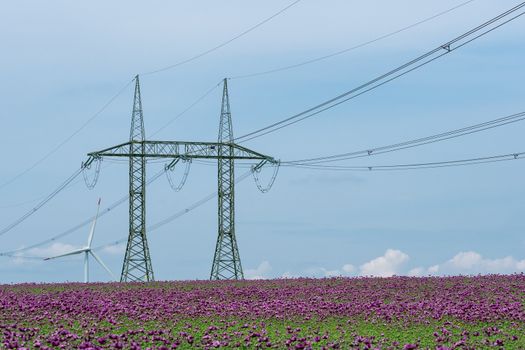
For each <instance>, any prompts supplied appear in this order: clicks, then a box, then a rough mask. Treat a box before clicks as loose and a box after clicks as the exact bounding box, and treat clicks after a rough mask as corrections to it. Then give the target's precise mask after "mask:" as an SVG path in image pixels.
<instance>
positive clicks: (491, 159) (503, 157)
mask: <svg viewBox="0 0 525 350" xmlns="http://www.w3.org/2000/svg"><path fill="white" fill-rule="evenodd" d="M524 155H525V152H516V153H508V154H500V155H495V156H487V157H477V158H469V159H458V160H447V161H441V162H428V163H411V164H391V165H361V166H346V165H310V164H301V163H294V164H282V166H288V167H297V168H306V169H313V170H333V171H394V170H416V169H434V168H446V167H454V166H466V165H476V164H485V163H495V162H504V161H511V160H516V159H524Z"/></svg>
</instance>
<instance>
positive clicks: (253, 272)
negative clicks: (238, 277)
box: [244, 261, 272, 280]
mask: <svg viewBox="0 0 525 350" xmlns="http://www.w3.org/2000/svg"><path fill="white" fill-rule="evenodd" d="M271 270H272V266H271V265H270V263H269V262H268V261H263V262H261V263H260V264H259V266H258V267H257V268H255V269H247V270H246V271H245V272H244V274H245V275H246V278H247V279H249V280H261V279H266V278H268V273H269V272H270V271H271Z"/></svg>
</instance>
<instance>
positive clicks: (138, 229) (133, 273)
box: [85, 76, 278, 282]
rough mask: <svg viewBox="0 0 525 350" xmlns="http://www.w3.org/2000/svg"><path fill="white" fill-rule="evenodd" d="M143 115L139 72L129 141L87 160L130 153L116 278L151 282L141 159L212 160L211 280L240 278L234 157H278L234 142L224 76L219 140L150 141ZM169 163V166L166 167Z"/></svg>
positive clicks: (262, 160)
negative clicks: (214, 227)
mask: <svg viewBox="0 0 525 350" xmlns="http://www.w3.org/2000/svg"><path fill="white" fill-rule="evenodd" d="M144 135H145V133H144V119H143V113H142V102H141V98H140V86H139V77H138V76H137V77H136V78H135V97H134V102H133V115H132V120H131V134H130V140H129V142H126V143H122V144H119V145H116V146H113V147H109V148H106V149H103V150H101V151H96V152H91V153H88V157H89V159H88V160H87V161H86V162H85V163H86V164H90V163H91V162H92V161H93V160H94V159H102V158H103V157H124V158H129V196H130V197H129V198H130V199H129V237H128V244H127V247H126V254H125V258H124V265H123V268H122V275H121V277H120V281H121V282H128V281H130V282H135V281H136V282H148V281H153V280H154V277H153V269H152V267H151V259H150V254H149V249H148V242H147V236H146V184H145V179H146V160H147V159H148V158H155V159H159V158H167V159H171V163H170V166H171V164H174V161H176V160H180V159H183V160H191V159H217V161H218V187H219V188H218V195H219V210H218V213H219V229H218V238H217V246H216V249H215V255H214V259H213V266H212V272H211V276H210V279H242V278H243V273H242V267H241V260H240V257H239V252H238V249H237V242H236V239H235V210H234V209H235V208H234V160H235V159H238V160H256V161H258V162H259V163H258V165H257V166H256V168H260V167H261V166H262V165H264V164H266V163H268V162H269V163H274V164H277V163H278V162H277V161H276V160H275V159H273V158H272V157H270V156H266V155H264V154H261V153H258V152H255V151H252V150H250V149H248V148H246V147H243V146H240V145H237V144H235V143H234V142H233V131H232V123H231V113H230V103H229V99H228V86H227V81H226V79H224V90H223V98H222V108H221V122H220V130H219V138H218V142H188V141H149V140H145V137H144ZM168 168H169V166H168Z"/></svg>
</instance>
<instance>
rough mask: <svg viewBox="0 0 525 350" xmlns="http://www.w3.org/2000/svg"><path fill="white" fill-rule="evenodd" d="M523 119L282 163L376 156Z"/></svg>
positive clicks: (515, 117) (504, 119)
mask: <svg viewBox="0 0 525 350" xmlns="http://www.w3.org/2000/svg"><path fill="white" fill-rule="evenodd" d="M523 120H525V112H520V113H516V114H512V115H509V116H506V117H501V118H497V119H493V120H489V121H486V122H483V123H479V124H474V125H470V126H466V127H463V128H460V129H455V130H451V131H446V132H443V133H440V134H435V135H430V136H426V137H421V138H417V139H413V140H409V141H403V142H398V143H394V144H391V145H386V146H381V147H374V148H368V149H364V150H360V151H354V152H346V153H340V154H334V155H329V156H323V157H315V158H306V159H299V160H291V161H283V162H282V163H283V164H295V163H301V164H310V165H314V164H322V163H331V162H338V161H341V160H348V159H355V158H362V157H368V156H374V155H378V154H383V153H389V152H394V151H399V150H404V149H407V148H413V147H418V146H423V145H428V144H431V143H435V142H440V141H445V140H449V139H453V138H457V137H461V136H466V135H470V134H474V133H478V132H481V131H485V130H489V129H494V128H497V127H500V126H504V125H508V124H512V123H517V122H520V121H523Z"/></svg>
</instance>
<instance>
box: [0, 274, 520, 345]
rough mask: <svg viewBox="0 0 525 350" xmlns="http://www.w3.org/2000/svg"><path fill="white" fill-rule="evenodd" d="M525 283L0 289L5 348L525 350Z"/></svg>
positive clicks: (429, 280)
mask: <svg viewBox="0 0 525 350" xmlns="http://www.w3.org/2000/svg"><path fill="white" fill-rule="evenodd" d="M524 305H525V275H523V274H519V275H518V274H517V275H508V276H504V275H490V276H473V277H464V276H458V277H423V278H421V277H418V278H416V277H391V278H329V279H306V278H305V279H302V278H301V279H277V280H260V281H213V282H210V281H187V282H154V283H148V284H140V283H127V284H120V283H91V284H81V283H68V284H18V285H1V286H0V332H1V333H0V334H1V343H0V347H1V348H5V349H24V348H25V349H193V348H198V349H215V348H224V349H230V348H239V349H267V348H268V349H269V348H274V349H480V348H497V349H525V307H524Z"/></svg>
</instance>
